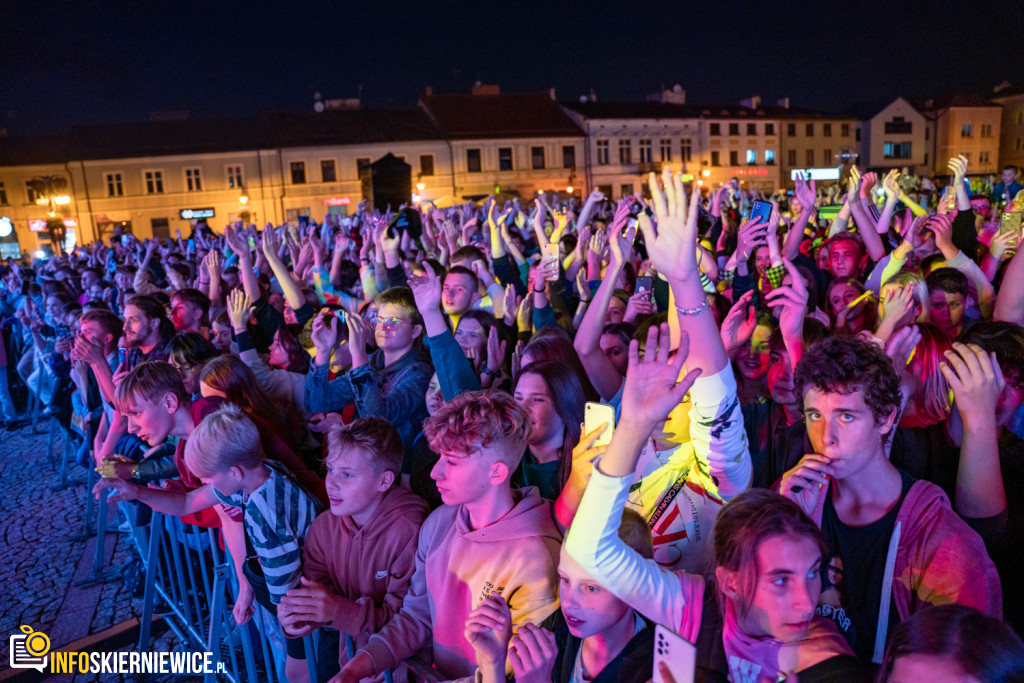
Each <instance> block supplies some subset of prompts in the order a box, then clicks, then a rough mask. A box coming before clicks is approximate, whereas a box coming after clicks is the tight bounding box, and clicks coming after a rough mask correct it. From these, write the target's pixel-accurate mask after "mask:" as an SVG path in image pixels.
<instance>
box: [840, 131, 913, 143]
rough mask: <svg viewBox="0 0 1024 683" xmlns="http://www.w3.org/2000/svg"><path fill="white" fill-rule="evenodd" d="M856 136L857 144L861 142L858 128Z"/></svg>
mask: <svg viewBox="0 0 1024 683" xmlns="http://www.w3.org/2000/svg"><path fill="white" fill-rule="evenodd" d="M925 132H926V133H927V132H928V131H927V130H925ZM854 136H855V137H854V139H855V140H856V141H857V142H860V128H858V129H857V132H856V133H855V134H854Z"/></svg>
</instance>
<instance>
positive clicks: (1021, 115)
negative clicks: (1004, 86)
mask: <svg viewBox="0 0 1024 683" xmlns="http://www.w3.org/2000/svg"><path fill="white" fill-rule="evenodd" d="M1021 124H1024V109H1018V110H1017V125H1018V126H1019V125H1021Z"/></svg>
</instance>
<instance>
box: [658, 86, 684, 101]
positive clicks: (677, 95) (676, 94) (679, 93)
mask: <svg viewBox="0 0 1024 683" xmlns="http://www.w3.org/2000/svg"><path fill="white" fill-rule="evenodd" d="M660 99H661V102H662V104H686V91H685V90H683V86H681V85H679V84H678V83H676V84H675V85H674V86H672V89H671V90H662V91H661V98H660Z"/></svg>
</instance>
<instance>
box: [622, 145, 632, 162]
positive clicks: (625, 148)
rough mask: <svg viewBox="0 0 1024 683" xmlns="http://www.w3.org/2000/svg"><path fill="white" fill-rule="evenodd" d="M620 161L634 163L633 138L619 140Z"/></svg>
mask: <svg viewBox="0 0 1024 683" xmlns="http://www.w3.org/2000/svg"><path fill="white" fill-rule="evenodd" d="M619 163H620V164H631V163H633V141H632V140H619Z"/></svg>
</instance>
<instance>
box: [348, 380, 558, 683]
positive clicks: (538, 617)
mask: <svg viewBox="0 0 1024 683" xmlns="http://www.w3.org/2000/svg"><path fill="white" fill-rule="evenodd" d="M424 429H425V432H426V437H427V439H428V441H429V442H430V446H431V448H432V449H433V450H434V451H435V452H436V453H438V454H439V455H440V459H439V460H438V462H437V464H436V465H435V466H434V470H433V472H432V473H431V476H432V477H433V478H434V479H435V480H436V481H437V488H438V491H439V492H440V494H441V498H442V500H444V502H445V504H444V505H443V506H442V507H440V508H438V509H437V510H435V511H434V512H433V513H431V515H430V516H429V517H428V518H427V520H426V522H424V523H423V527H422V529H421V530H420V536H419V547H418V549H417V552H416V570H415V572H414V574H413V577H412V585H411V587H410V589H409V592H408V594H406V596H405V600H404V601H403V602H402V608H401V610H399V612H398V614H396V615H395V616H394V618H393V619H392V620H391V621H390V622H389V623H388V624H387V625H386V626H384V628H383V629H381V631H380V632H379V633H377V634H375V635H372V636H370V640H369V642H368V643H367V644H366V645H365V646H364V647H363V648H361V649H360V650H359V652H357V653H356V656H355V657H354V658H353V659H352V660H351V661H350V662H348V663H347V664H346V665H345V667H344V668H342V670H341V674H340V675H339V677H338V679H337V680H338V681H341V682H345V681H359V680H361V679H363V678H365V677H367V676H371V675H373V674H374V673H377V672H380V671H384V670H386V669H391V668H394V666H395V665H396V664H397V663H398V662H399V661H401V660H402V659H403V658H405V657H408V656H411V655H413V654H415V653H416V652H418V651H419V650H421V649H423V648H425V647H426V648H429V650H430V652H431V654H432V658H433V662H434V666H435V667H436V668H437V670H438V671H439V672H440V673H441V675H442V676H447V677H452V678H455V677H459V676H470V675H472V674H473V672H474V670H475V668H476V665H477V662H476V655H475V653H474V650H473V646H472V645H471V644H470V643H469V641H467V639H466V636H465V633H464V630H465V628H464V627H465V622H466V618H467V617H468V616H469V613H470V612H471V611H472V610H473V609H475V608H476V607H477V606H479V604H480V603H481V601H483V600H485V599H487V598H488V597H490V596H491V595H501V596H503V597H504V598H505V599H506V600H507V601H508V603H509V606H510V608H511V613H512V620H511V621H512V625H513V628H518V627H519V626H520V625H522V624H524V623H534V624H536V623H539V622H541V621H543V620H544V619H545V618H547V617H548V615H550V614H551V613H552V612H553V611H554V610H555V609H556V608H557V578H556V574H555V564H556V559H555V558H556V556H557V553H558V547H559V544H560V543H561V534H560V533H559V532H558V529H557V528H556V527H555V524H554V522H553V521H552V517H551V504H550V503H548V502H547V501H545V500H543V499H542V498H541V497H540V495H539V493H538V492H537V489H535V488H525V489H512V487H511V484H510V477H511V475H512V472H513V471H514V470H515V468H516V466H517V465H518V464H519V461H520V459H521V458H522V454H523V453H524V452H525V450H526V443H527V441H529V434H530V418H529V417H528V416H527V415H526V412H525V411H524V410H523V409H522V408H520V407H519V405H517V404H516V403H515V401H514V400H513V399H512V397H511V396H508V395H507V394H503V393H500V392H495V391H471V392H466V393H463V394H461V395H460V396H458V397H456V398H455V399H454V400H452V401H450V402H449V403H447V404H446V405H445V406H444V407H442V408H441V410H439V411H438V412H437V413H436V414H435V415H434V416H433V417H431V418H430V419H429V420H427V422H426V425H425V428H424Z"/></svg>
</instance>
